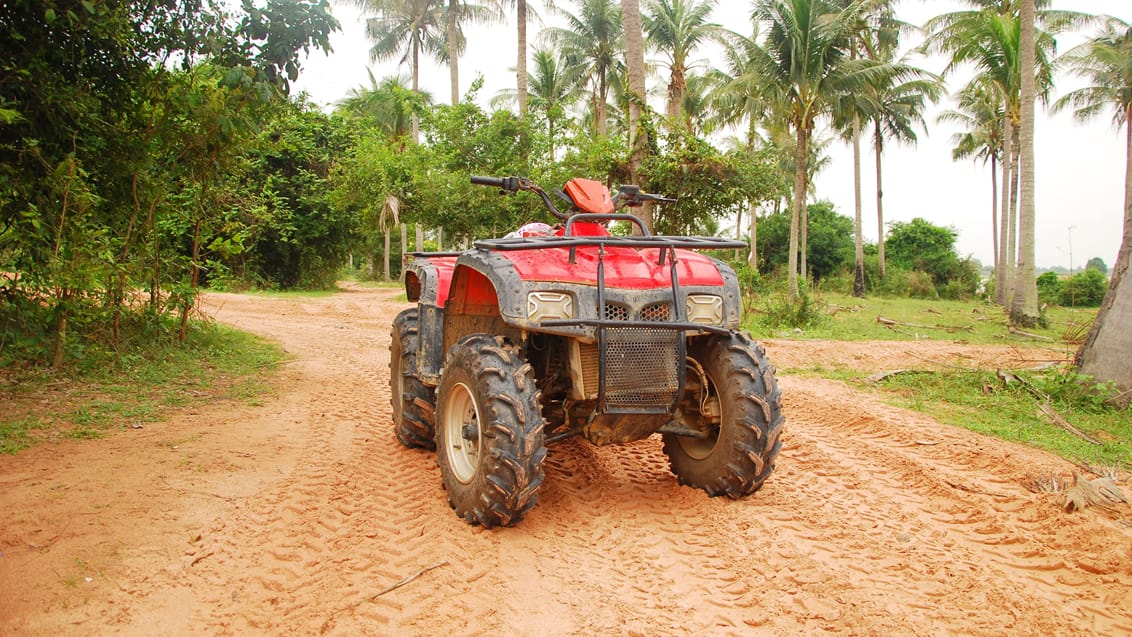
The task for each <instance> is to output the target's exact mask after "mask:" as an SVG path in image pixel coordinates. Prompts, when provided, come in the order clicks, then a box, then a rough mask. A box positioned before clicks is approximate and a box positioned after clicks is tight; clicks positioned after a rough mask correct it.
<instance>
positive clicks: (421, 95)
mask: <svg viewBox="0 0 1132 637" xmlns="http://www.w3.org/2000/svg"><path fill="white" fill-rule="evenodd" d="M366 72H367V73H368V74H369V86H361V87H357V88H353V89H350V93H349V94H348V95H347V96H346V97H345V98H343V99H342V100H340V101H339V102H338V103H337V104H336V106H337V112H338V113H341V114H342V115H343V116H344V117H346V118H347V119H349V120H351V121H359V122H363V123H364V125H365V126H366V128H376V129H377V130H379V131H381V132H382V133H383V134H384V135H385V137H386V139H388V140H389V141H390V142H393V143H395V144H398V145H400V146H401V147H402V148H403V147H404V143H405V139H406V138H407V137H409V135H410V134H411V133H412V114H413V111H414V109H415V108H418V107H422V106H428V105H429V104H431V103H432V96H431V95H429V94H428V93H427V92H417V93H414V92H413V91H412V89H410V88H409V87H408V86H407V85H406V84H407V82H408V80H407V79H405V78H404V77H401V76H389V77H387V78H385V79H383V80H381V82H378V81H377V80H376V79H374V77H373V72H372V71H370V70H368V69H367V71H366Z"/></svg>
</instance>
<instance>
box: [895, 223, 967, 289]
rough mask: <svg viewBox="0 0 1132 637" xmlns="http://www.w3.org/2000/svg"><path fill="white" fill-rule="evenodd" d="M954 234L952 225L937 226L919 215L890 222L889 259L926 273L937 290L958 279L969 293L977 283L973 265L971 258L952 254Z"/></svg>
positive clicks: (905, 268)
mask: <svg viewBox="0 0 1132 637" xmlns="http://www.w3.org/2000/svg"><path fill="white" fill-rule="evenodd" d="M956 237H958V232H957V231H956V230H955V229H954V228H944V227H941V226H937V225H934V224H932V223H929V222H928V221H926V220H925V219H923V218H921V217H916V218H915V219H912V221H909V222H900V221H897V222H893V223H892V225H891V229H890V230H889V237H888V248H889V253H888V255H889V261H890V263H892V264H893V265H895V266H896V267H899V268H901V269H903V270H907V271H912V272H924V273H926V274H928V275H930V276H931V278H932V282H933V283H934V284H935V286H936V288H937V289H938V288H941V287H943V286H946V285H948V284H949V283H951V282H959V283H960V284H961V285H964V286H967V287H969V290H968V293H973V292H974V290H975V285H976V284H977V283H978V272H977V268H976V266H975V264H974V262H973V261H971V260H970V259H960V258H959V255H958V254H956V252H955V239H956Z"/></svg>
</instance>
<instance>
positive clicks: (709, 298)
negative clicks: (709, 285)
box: [688, 294, 723, 325]
mask: <svg viewBox="0 0 1132 637" xmlns="http://www.w3.org/2000/svg"><path fill="white" fill-rule="evenodd" d="M688 321H689V322H692V323H699V324H700V325H723V298H722V297H719V296H714V295H711V294H692V295H689V296H688Z"/></svg>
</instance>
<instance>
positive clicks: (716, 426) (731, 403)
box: [663, 333, 784, 498]
mask: <svg viewBox="0 0 1132 637" xmlns="http://www.w3.org/2000/svg"><path fill="white" fill-rule="evenodd" d="M688 354H689V357H688V358H689V360H688V369H687V379H688V380H687V391H686V393H685V396H684V400H683V401H682V404H681V411H682V414H683V416H684V419H685V424H686V425H687V426H688V428H689V429H692V430H694V431H697V432H699V433H700V434H701V437H699V438H696V437H691V436H678V435H675V434H669V433H666V434H664V435H663V437H664V453H665V454H667V455H668V461H669V464H670V466H671V467H672V472H673V473H674V474H676V476H677V478H679V480H680V484H685V485H688V486H692V487H696V488H698V489H703V490H704V491H706V492H707V493H708V494H709V495H713V496H716V495H726V496H728V497H730V498H741V497H743V496H745V495H749V494H751V493H754V492H755V491H757V490H758V489H759V487H761V486H762V485H763V482H765V481H766V479H767V477H768V476H770V474H771V472H772V471H773V470H774V461H775V458H777V456H778V452H779V449H781V447H782V441H781V440H780V439H779V434H781V433H782V427H783V423H784V419H783V417H782V399H781V393H780V392H779V390H778V382H777V380H775V377H774V367H773V366H771V365H770V363H769V362H767V359H766V352H765V350H764V349H763V347H762V346H761V345H756V344H755V343H753V342H752V341H751V340H750V338H749V337H747V336H746V335H744V334H738V333H732V334H730V335H727V336H710V337H707V338H706V339H703V340H700V341H697V342H696V343H695V344H693V346H692V347H691V348H690V351H689V352H688Z"/></svg>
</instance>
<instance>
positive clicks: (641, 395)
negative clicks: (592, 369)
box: [605, 328, 681, 408]
mask: <svg viewBox="0 0 1132 637" xmlns="http://www.w3.org/2000/svg"><path fill="white" fill-rule="evenodd" d="M605 334H606V337H605V338H606V340H605V400H606V404H607V405H608V406H610V407H613V408H633V407H666V406H668V405H671V404H672V403H673V402H675V401H676V392H677V391H679V388H680V367H679V364H678V362H679V361H677V358H678V355H679V351H680V350H679V346H680V338H681V334H680V332H677V331H673V330H641V329H629V328H608V329H606V331H605Z"/></svg>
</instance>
